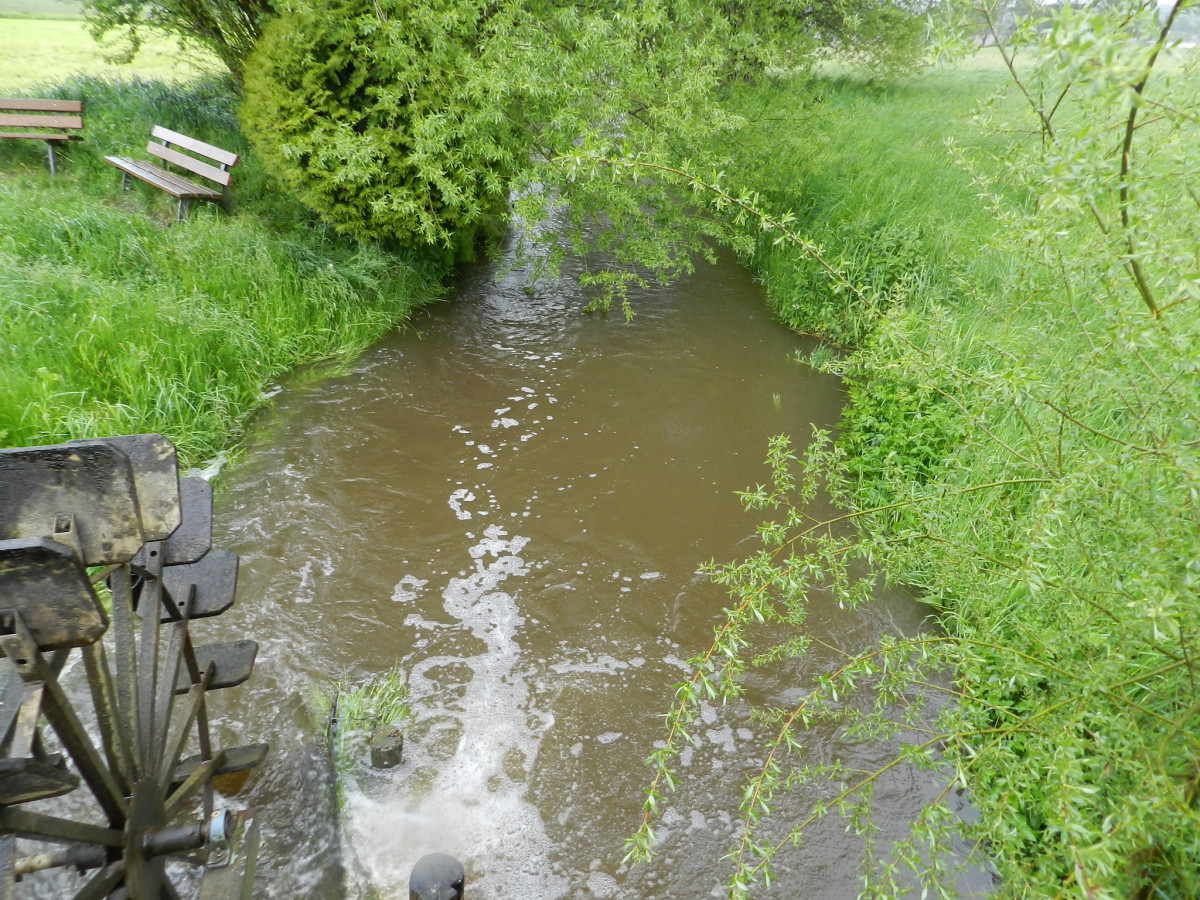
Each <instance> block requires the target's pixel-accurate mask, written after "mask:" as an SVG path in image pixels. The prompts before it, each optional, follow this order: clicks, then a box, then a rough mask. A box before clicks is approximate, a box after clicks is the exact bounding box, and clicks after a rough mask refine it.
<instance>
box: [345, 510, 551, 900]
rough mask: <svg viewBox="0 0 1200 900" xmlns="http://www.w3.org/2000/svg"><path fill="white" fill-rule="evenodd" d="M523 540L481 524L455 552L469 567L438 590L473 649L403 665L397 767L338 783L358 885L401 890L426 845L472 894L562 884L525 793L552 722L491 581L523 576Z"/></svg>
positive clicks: (545, 895)
mask: <svg viewBox="0 0 1200 900" xmlns="http://www.w3.org/2000/svg"><path fill="white" fill-rule="evenodd" d="M528 540H529V539H528V538H525V537H521V536H519V535H512V536H510V535H509V534H508V532H506V531H505V530H504V529H503V528H502V527H500V526H498V525H489V526H488V527H487V528H485V529H484V530H483V533H482V535H481V536H480V537H479V539H478V541H477V542H476V543H475V544H473V545H472V546H470V547H469V549H468V551H467V553H468V555H469V556H470V558H471V560H472V561H473V563H474V566H473V570H471V569H468V570H467V571H466V572H465V573H463V574H461V575H460V576H458V577H452V578H450V579H449V581H448V583H447V585H446V587H445V589H444V590H443V592H442V603H443V606H444V608H445V610H446V612H447V613H448V614H450V615H451V616H453V617H454V618H456V619H458V620H459V622H461V623H462V625H463V626H464V627H465V628H466V629H467V630H469V631H470V632H471V634H472V635H473V636H474V637H475V638H477V639H478V640H480V641H482V642H483V644H484V645H485V650H484V651H483V652H482V653H480V654H478V655H476V656H471V657H448V656H435V657H428V658H426V659H423V660H420V661H418V662H416V663H415V664H414V665H413V666H412V668H411V670H410V672H409V675H408V685H409V698H410V706H411V707H412V709H413V713H414V716H415V721H414V722H413V723H412V724H411V725H410V726H408V727H406V731H407V732H408V733H409V734H415V735H417V736H418V737H417V739H415V740H413V739H410V740H409V741H408V742H407V743H406V746H405V762H404V764H403V765H401V766H400V767H398V768H397V769H394V770H390V771H388V772H386V773H375V772H362V773H360V776H361V777H360V779H359V780H351V781H349V782H348V783H347V785H346V791H345V797H346V801H345V815H344V828H345V838H346V840H345V846H349V847H352V848H354V856H355V859H354V860H353V863H352V869H354V870H355V871H354V872H352V875H351V879H350V880H351V882H352V886H353V882H356V881H357V882H358V883H359V885H358V886H359V887H361V888H364V891H365V887H366V886H367V885H369V886H370V887H372V888H374V889H376V890H379V891H381V896H382V897H384V898H387V900H391V898H402V897H406V896H407V884H408V875H409V873H410V872H411V870H412V866H413V864H414V863H415V862H416V861H417V860H418V859H420V858H421V857H422V856H424V855H425V854H426V853H434V852H438V853H449V854H450V855H452V856H455V857H456V858H458V859H459V860H460V861H461V862H462V863H463V865H464V866H465V867H466V869H467V872H468V881H469V883H470V885H471V894H472V895H477V896H479V897H480V898H487V897H496V898H503V897H522V898H528V900H551V898H555V897H560V896H562V895H563V894H564V893H565V892H566V891H567V889H568V882H567V881H566V880H565V879H564V878H562V877H561V876H559V875H556V874H554V872H553V870H552V864H551V862H550V854H551V851H552V849H553V845H552V843H551V841H550V839H549V838H548V837H547V835H546V830H545V827H544V825H543V823H542V819H541V815H540V814H539V812H538V810H537V807H535V806H534V805H533V804H532V803H530V802H529V801H528V800H527V799H526V797H525V794H526V790H527V785H526V782H527V781H528V779H529V777H530V775H531V773H532V770H533V765H534V762H535V761H536V759H537V754H538V751H539V748H540V743H541V737H542V734H543V733H544V732H545V731H546V730H547V729H549V728H550V727H551V726H552V725H553V723H554V720H553V716H552V715H550V713H549V712H548V711H545V710H539V709H538V708H537V707H536V706H535V701H534V694H533V691H532V690H531V688H530V685H529V683H528V682H527V680H526V678H525V677H524V675H523V674H522V672H521V671H520V669H519V663H520V646H519V644H518V643H517V638H518V635H519V632H520V629H521V627H522V625H523V624H524V621H525V619H524V616H522V615H521V612H520V608H519V607H518V605H517V602H516V600H515V599H514V598H513V596H512V595H511V594H510V593H508V592H507V591H506V590H504V589H503V588H505V587H507V586H508V584H507V583H509V582H511V581H513V580H516V579H519V578H521V577H522V576H524V575H526V574H528V573H529V571H530V568H531V566H530V564H529V563H527V562H526V561H525V560H524V559H523V558H522V557H521V556H520V555H519V554H520V553H521V551H522V550H523V548H524V547H525V546H526V545H527V544H528ZM403 583H404V582H402V584H403Z"/></svg>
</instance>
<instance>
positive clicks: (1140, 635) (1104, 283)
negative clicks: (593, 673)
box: [628, 0, 1200, 900]
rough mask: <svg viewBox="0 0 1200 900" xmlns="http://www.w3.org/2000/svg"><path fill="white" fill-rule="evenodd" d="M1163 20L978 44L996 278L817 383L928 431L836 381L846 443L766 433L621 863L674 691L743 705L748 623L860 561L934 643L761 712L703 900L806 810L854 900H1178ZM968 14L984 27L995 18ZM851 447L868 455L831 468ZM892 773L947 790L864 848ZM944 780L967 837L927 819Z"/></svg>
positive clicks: (1195, 319)
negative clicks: (834, 825) (992, 79)
mask: <svg viewBox="0 0 1200 900" xmlns="http://www.w3.org/2000/svg"><path fill="white" fill-rule="evenodd" d="M1183 8H1184V3H1182V2H1181V3H1177V4H1175V5H1173V6H1171V7H1167V8H1166V9H1165V10H1164V13H1165V14H1164V15H1162V16H1160V15H1159V14H1158V11H1157V10H1156V8H1155V6H1153V5H1148V4H1144V3H1141V2H1137V0H1129V2H1120V3H1112V2H1108V3H1104V4H1096V5H1094V6H1092V5H1085V6H1083V7H1080V6H1079V5H1076V6H1075V7H1074V8H1071V7H1066V8H1063V9H1061V10H1058V11H1057V12H1055V13H1054V14H1053V15H1052V16H1050V17H1049V18H1048V19H1045V20H1043V21H1042V22H1041V23H1040V24H1037V25H1036V27H1035V26H1034V23H1032V22H1030V23H1026V25H1027V27H1022V26H1020V25H1018V27H1016V28H1015V29H1013V33H1012V36H1011V38H1009V37H1008V36H1007V35H1006V34H1004V33H1003V32H1002V31H1001V30H1000V29H997V33H996V34H995V36H994V39H996V40H998V41H999V43H1000V45H1001V47H1002V51H1003V54H1004V59H1005V61H1006V62H1007V63H1008V65H1009V66H1010V69H1011V75H1012V84H1013V89H1014V91H1015V92H1016V95H1017V97H1018V98H1019V99H1020V100H1021V104H1020V105H1019V112H1016V113H1013V112H1011V109H1012V107H1011V105H1005V104H1000V103H997V104H995V105H989V106H988V107H985V108H984V110H983V112H982V114H981V120H980V121H981V124H984V125H987V126H989V127H994V128H998V129H1001V130H1002V131H1003V132H1004V133H1007V134H1010V135H1014V136H1017V137H1015V138H1014V140H1013V143H1012V144H1011V146H1010V148H1009V149H1008V151H1007V153H1006V155H1004V156H1003V157H1002V158H1001V159H999V160H996V161H994V162H998V163H999V165H995V164H992V165H980V160H978V159H972V158H971V157H969V156H968V155H966V154H964V153H962V152H961V151H959V150H958V149H957V148H954V147H951V152H952V154H953V155H954V157H955V158H956V159H957V160H958V162H959V163H960V164H961V165H964V166H966V167H968V168H970V169H971V170H972V171H973V172H974V173H975V176H976V184H977V185H978V187H979V189H980V196H981V202H984V203H986V204H988V205H989V207H990V210H991V212H992V214H993V216H994V217H995V220H996V224H997V230H996V233H995V235H994V237H993V239H992V244H993V247H994V248H997V249H1005V250H1006V251H1007V252H1008V253H1010V254H1011V260H1012V266H1011V275H1010V277H1009V279H1008V280H1007V281H1006V282H1005V283H1004V284H1002V285H1000V286H999V288H998V289H997V290H996V291H994V292H989V293H984V292H983V291H977V292H975V293H973V294H971V301H972V302H971V303H964V304H963V305H962V306H961V308H958V309H955V308H951V307H948V306H946V305H941V304H937V303H922V302H921V299H920V297H919V296H917V295H914V296H910V297H909V298H908V299H907V300H906V302H905V303H904V304H898V305H895V306H892V307H889V308H888V309H887V310H886V312H885V313H884V314H883V318H882V319H881V321H880V322H879V324H878V326H877V328H876V330H875V331H874V333H873V335H872V336H871V337H870V338H869V340H868V341H867V342H866V343H865V344H864V345H863V346H862V347H860V348H859V349H858V350H857V351H856V352H855V353H853V354H852V355H850V356H849V357H848V358H847V359H846V360H845V361H844V362H842V363H841V364H839V365H838V366H836V367H835V368H836V369H837V370H838V371H841V372H842V373H844V374H850V375H853V376H854V377H855V378H856V380H857V382H858V383H859V384H870V383H871V381H872V380H873V379H875V380H878V381H880V382H883V383H885V384H897V383H901V384H906V385H911V386H912V388H913V390H914V391H915V392H916V400H917V401H918V402H921V403H923V404H925V405H926V406H928V405H929V404H930V403H936V405H937V408H938V411H939V412H938V417H937V419H936V421H935V422H934V423H933V424H934V425H936V426H937V428H938V429H939V430H940V432H941V438H942V440H941V441H934V442H930V441H929V439H928V435H924V434H921V435H918V436H917V437H916V438H915V439H914V438H913V437H912V435H911V434H910V429H909V428H908V425H907V422H906V421H905V420H904V419H903V418H902V417H897V416H895V415H894V414H893V412H892V411H890V410H886V409H872V408H870V404H872V403H877V404H887V403H888V402H890V398H889V395H888V394H887V393H886V391H885V392H882V393H878V394H872V393H871V392H870V391H869V390H865V391H863V392H862V393H861V394H860V395H859V396H858V397H857V398H856V402H857V403H858V404H859V405H860V408H859V409H858V410H857V417H856V418H855V419H853V420H852V421H851V427H852V428H853V429H855V430H856V431H857V433H856V434H853V435H851V436H850V437H849V439H844V440H842V441H841V442H840V443H839V444H837V445H834V444H832V443H831V442H830V441H829V440H828V439H827V436H818V440H817V441H816V443H815V444H814V445H813V446H812V447H811V448H810V450H809V451H808V452H807V453H806V455H805V456H804V458H802V459H801V458H797V457H796V454H795V453H794V452H793V451H792V449H791V447H790V445H789V443H788V442H787V441H786V440H783V439H780V440H777V441H775V442H774V443H773V444H772V446H771V448H770V452H769V460H768V461H769V464H770V467H771V472H772V478H771V481H770V483H769V484H768V485H766V486H764V487H760V488H757V489H755V490H752V491H749V492H747V493H746V494H745V501H746V504H747V507H748V508H750V509H753V510H762V511H765V513H766V514H767V515H769V517H770V521H769V522H768V523H767V524H765V525H763V526H762V528H761V529H760V534H761V536H762V541H763V548H762V550H761V552H759V553H757V554H755V555H754V556H752V557H750V558H748V559H745V560H741V561H738V562H735V563H732V564H729V565H723V566H714V567H712V570H711V574H712V577H713V578H714V579H715V580H716V581H718V582H719V583H721V584H724V585H726V586H728V587H729V589H730V594H731V603H730V607H729V610H728V611H727V617H726V620H725V621H724V622H722V623H721V625H720V626H719V627H718V629H717V631H716V635H715V639H714V642H713V644H712V646H711V647H710V648H709V649H708V650H707V651H706V652H705V653H703V654H700V655H698V656H697V657H696V658H695V659H694V660H693V665H694V668H693V674H692V677H691V678H690V679H689V680H688V681H686V682H684V683H682V684H680V685H678V686H677V688H676V690H677V693H676V698H677V701H676V703H675V705H674V706H673V708H672V710H671V712H670V715H669V717H668V726H669V730H668V737H667V740H666V742H665V744H664V745H663V746H662V747H661V748H660V749H659V750H657V751H656V752H655V753H654V755H653V756H652V757H651V759H650V764H651V766H652V767H653V770H654V772H655V775H654V778H653V781H652V783H651V784H650V786H649V787H648V789H647V801H646V808H645V812H646V818H645V820H644V822H643V825H642V827H641V828H640V829H639V830H638V831H637V832H636V833H635V834H634V835H633V836H632V837H631V839H630V841H629V844H628V846H629V850H630V856H631V858H633V859H637V858H640V857H642V856H644V855H645V854H647V853H650V852H652V849H653V823H654V820H655V815H656V813H657V811H659V810H661V808H662V807H663V806H664V805H665V803H666V802H667V794H668V793H669V790H670V786H671V785H672V784H673V779H674V777H675V776H674V774H673V766H674V763H673V760H674V755H675V754H676V753H677V752H678V750H679V748H680V746H681V743H682V741H683V740H684V739H685V737H686V733H687V729H688V727H689V723H690V722H691V721H692V718H693V717H694V715H695V714H696V711H697V706H698V703H699V701H700V700H701V699H702V698H706V697H707V698H720V697H725V698H733V697H738V696H740V695H741V693H742V676H743V675H744V674H745V672H746V670H747V668H748V667H750V666H751V665H752V664H753V662H754V661H753V660H750V659H749V658H747V657H748V651H747V648H748V647H749V646H752V645H753V644H754V642H755V641H756V640H757V639H758V636H757V635H756V634H755V632H756V631H757V630H760V629H762V628H763V624H764V623H765V625H766V628H767V629H769V633H770V634H771V635H773V636H775V637H776V639H777V640H778V636H779V635H780V634H783V636H784V638H785V640H783V641H782V642H781V643H779V644H778V646H777V648H776V651H775V652H774V653H768V654H764V655H763V656H762V657H760V659H761V660H762V661H764V662H768V663H769V662H770V661H772V660H774V659H776V658H777V657H778V656H779V655H783V654H797V653H803V652H805V650H806V643H805V640H804V630H803V622H804V613H805V607H806V598H807V593H808V592H809V591H810V590H812V589H814V588H821V589H827V590H830V591H832V592H833V593H834V595H835V596H836V597H838V598H839V599H840V600H841V601H842V602H843V603H844V604H846V605H855V604H861V603H868V602H871V597H872V592H871V588H872V586H873V581H872V579H869V578H863V577H862V575H861V573H862V571H863V565H864V564H866V565H869V566H871V567H873V568H874V570H876V571H882V572H886V573H887V574H888V575H889V577H891V578H893V579H896V580H899V581H902V582H904V583H907V584H909V585H912V586H915V587H916V588H918V589H919V590H921V592H922V593H923V595H924V598H925V600H926V601H927V602H928V603H930V604H931V607H932V608H933V609H934V610H936V611H937V613H938V618H939V624H940V631H938V632H933V633H928V634H923V635H909V636H904V637H893V638H887V639H884V640H883V641H881V643H879V644H878V645H875V646H867V647H863V648H861V650H860V651H859V652H849V653H847V654H846V655H845V658H844V660H843V662H842V664H841V665H840V666H839V667H838V668H836V669H835V670H833V671H830V672H827V673H826V674H825V675H823V676H822V677H820V678H819V679H817V681H816V683H815V684H813V685H811V686H810V687H809V689H808V690H807V691H806V692H805V693H804V695H803V696H802V697H800V698H799V700H798V701H796V702H795V703H794V704H793V705H791V706H790V707H788V708H783V709H773V710H768V711H765V712H764V715H765V716H767V717H769V719H770V721H772V722H774V723H775V724H776V725H777V732H776V737H775V738H774V740H772V741H771V743H770V745H769V747H768V749H767V754H766V757H765V759H764V761H763V763H762V765H761V767H759V768H758V769H757V771H756V773H755V774H754V775H753V776H752V777H751V778H750V781H749V783H748V785H747V786H746V790H745V792H744V797H745V800H744V803H743V806H742V809H741V815H742V820H743V827H742V829H741V830H740V834H739V835H738V836H737V838H736V840H735V842H734V845H733V847H732V848H731V852H730V858H731V860H733V863H734V866H733V872H732V874H731V877H730V881H729V885H728V890H729V893H730V895H731V896H745V895H746V894H747V893H749V892H750V891H751V889H752V888H753V886H754V885H756V884H759V883H762V882H764V881H769V879H770V872H771V863H772V859H773V858H774V857H775V856H776V854H778V853H780V852H783V851H785V850H786V849H787V848H788V847H789V845H790V844H802V842H803V839H804V836H805V833H806V831H807V829H808V827H809V825H810V824H811V823H812V822H813V821H815V820H817V819H819V818H821V817H822V816H825V815H828V814H841V815H843V816H844V817H845V818H846V819H847V822H848V825H849V827H851V828H853V829H856V830H857V831H858V832H859V833H860V834H862V835H863V838H864V848H865V852H866V859H865V863H864V870H863V877H864V887H865V895H866V896H887V897H896V896H910V895H915V894H916V893H917V891H921V892H922V893H923V894H924V895H933V896H945V897H952V896H956V895H957V893H958V883H957V881H956V877H957V871H956V870H957V867H958V865H959V864H960V863H962V862H964V861H966V862H972V861H973V862H974V863H975V864H977V865H987V866H988V867H989V868H991V869H992V871H993V872H994V874H995V875H996V882H997V893H999V894H1000V895H1003V896H1012V897H1066V896H1078V897H1087V898H1139V900H1142V898H1147V900H1148V898H1159V897H1161V898H1166V897H1170V898H1192V897H1197V896H1200V874H1198V873H1200V827H1198V826H1200V671H1198V666H1200V659H1197V655H1196V654H1197V649H1198V648H1197V640H1198V639H1200V563H1198V562H1197V560H1198V559H1200V538H1198V535H1200V489H1198V487H1197V485H1200V456H1198V455H1197V448H1198V447H1200V416H1198V415H1197V412H1196V410H1197V409H1198V408H1200V379H1198V378H1197V363H1196V360H1197V359H1200V346H1197V340H1198V339H1197V335H1200V274H1198V272H1200V266H1198V265H1197V257H1196V235H1197V234H1200V202H1198V201H1197V196H1196V191H1195V185H1194V177H1195V176H1194V173H1195V172H1196V171H1197V170H1198V169H1200V118H1197V116H1196V115H1195V103H1194V98H1195V96H1196V91H1197V84H1198V79H1200V73H1198V72H1197V70H1196V59H1195V57H1194V56H1193V57H1190V58H1187V59H1185V60H1184V61H1182V62H1180V61H1178V60H1174V61H1168V60H1165V58H1164V52H1165V50H1166V48H1167V45H1168V43H1169V40H1168V34H1169V31H1170V28H1171V26H1172V25H1173V22H1174V20H1175V19H1176V17H1177V16H1178V15H1179V14H1180V12H1181V11H1182V10H1183ZM966 12H968V13H969V16H968V17H967V18H968V19H969V20H970V21H971V22H975V21H978V18H977V17H978V16H982V17H983V18H984V20H985V21H997V22H998V21H1000V15H999V14H1000V13H1001V12H1002V8H999V7H992V6H990V5H989V6H985V7H983V8H979V7H975V8H973V9H971V10H967V11H966ZM781 234H782V236H783V239H785V240H792V239H793V236H789V233H787V232H781ZM795 238H796V239H798V236H795ZM867 431H873V432H874V433H873V434H872V433H866V432H867ZM872 440H878V441H880V442H883V443H885V444H886V446H887V447H888V452H889V454H890V455H893V456H895V457H897V458H898V462H896V463H895V464H891V465H887V466H879V467H877V468H876V469H875V470H874V471H872V470H871V468H870V467H864V466H863V465H860V464H859V461H858V460H855V459H851V458H848V450H851V449H854V448H860V447H864V446H869V445H870V444H871V442H872ZM931 447H935V448H936V449H937V451H938V452H937V454H936V456H935V457H931V456H930V455H929V451H930V448H931ZM906 457H907V458H906ZM823 481H824V482H827V483H828V484H829V485H830V487H831V489H832V491H833V492H834V494H835V496H836V497H837V498H839V499H840V500H841V501H842V502H843V504H844V505H845V508H846V512H845V513H844V514H843V515H842V516H840V517H838V518H837V519H835V520H824V521H818V520H815V519H813V518H812V517H811V516H810V515H809V512H808V510H809V503H810V501H811V500H812V498H813V496H814V491H815V490H816V486H817V485H818V484H820V483H821V482H823ZM878 497H886V498H887V502H886V503H884V504H882V505H872V504H871V503H869V502H868V503H863V499H864V498H878ZM851 524H853V525H857V526H858V527H857V528H855V529H853V530H850V529H848V528H847V527H846V526H849V525H851ZM848 698H858V701H857V702H853V701H851V700H850V699H848ZM946 701H949V702H946ZM815 722H825V723H829V722H833V723H837V724H839V725H841V726H842V727H843V729H844V733H845V734H846V735H847V736H848V737H851V738H859V739H862V738H871V739H883V738H889V739H892V740H895V741H897V742H898V746H899V747H900V749H899V752H898V754H897V756H896V758H895V759H894V760H893V761H892V762H890V763H888V764H887V765H886V766H884V767H883V768H881V769H879V770H876V771H872V772H861V771H858V772H856V771H853V770H851V769H849V768H848V767H845V766H842V765H841V764H840V763H839V762H838V761H837V760H829V759H819V758H814V756H813V755H812V753H811V751H810V749H809V748H806V747H805V740H806V733H807V729H808V727H809V726H810V725H811V724H813V723H815ZM899 765H919V766H923V767H927V768H930V769H934V770H936V771H939V772H941V773H942V775H943V777H944V780H945V785H946V789H945V791H943V792H942V794H941V795H940V796H939V797H938V798H937V799H936V801H935V802H934V803H933V804H931V805H930V806H929V807H927V808H926V810H925V812H924V813H923V814H922V815H921V816H920V817H919V818H918V820H917V821H916V822H914V824H913V827H912V832H911V835H910V836H909V837H908V838H907V839H906V840H901V841H900V842H898V843H897V844H895V845H894V846H890V847H888V846H885V845H884V844H883V842H882V841H881V840H880V834H879V830H878V828H877V826H876V825H875V823H874V822H873V821H872V819H871V817H870V815H869V808H870V791H871V788H872V786H873V785H874V784H875V783H876V781H878V779H879V778H880V777H881V776H882V775H883V774H885V773H886V772H887V771H888V770H890V769H891V768H893V767H895V766H899ZM801 782H809V783H813V782H815V783H818V784H825V785H830V784H832V786H833V787H832V790H831V791H830V792H829V794H828V796H827V797H826V799H824V800H822V801H821V802H820V803H818V804H816V806H814V808H813V809H812V810H811V813H810V814H809V815H808V816H807V817H803V818H801V819H799V820H797V821H790V822H784V823H778V822H772V810H773V809H774V808H776V807H777V805H778V804H777V795H778V794H779V793H780V792H782V791H785V790H788V789H789V788H791V787H794V786H795V785H796V784H798V783H801ZM956 786H961V787H963V788H965V789H967V790H968V791H969V792H970V796H971V799H972V802H973V804H974V807H975V809H976V810H977V812H978V817H977V818H976V819H974V820H973V821H971V822H967V821H964V820H962V819H960V818H959V817H958V816H956V815H955V814H954V813H953V812H952V811H951V809H950V804H949V802H948V800H949V797H950V796H951V793H952V791H953V789H954V788H955V787H956Z"/></svg>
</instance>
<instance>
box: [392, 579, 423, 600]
mask: <svg viewBox="0 0 1200 900" xmlns="http://www.w3.org/2000/svg"><path fill="white" fill-rule="evenodd" d="M427 584H429V579H427V578H418V577H417V576H415V575H405V576H404V577H403V578H401V579H400V581H399V582H398V583H397V584H396V586H395V587H394V588H392V599H393V600H395V601H396V602H397V603H406V602H408V601H409V600H416V599H417V597H419V596H420V595H421V589H422V588H423V587H425V585H427Z"/></svg>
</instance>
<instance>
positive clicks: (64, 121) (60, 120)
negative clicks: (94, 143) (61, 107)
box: [0, 112, 83, 131]
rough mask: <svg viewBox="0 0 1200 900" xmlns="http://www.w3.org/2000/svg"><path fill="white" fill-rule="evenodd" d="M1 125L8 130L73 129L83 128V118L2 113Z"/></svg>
mask: <svg viewBox="0 0 1200 900" xmlns="http://www.w3.org/2000/svg"><path fill="white" fill-rule="evenodd" d="M0 125H4V126H6V127H8V128H71V129H74V130H76V131H78V130H79V129H80V128H82V127H83V118H82V117H81V116H28V115H16V114H10V113H3V112H0Z"/></svg>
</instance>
